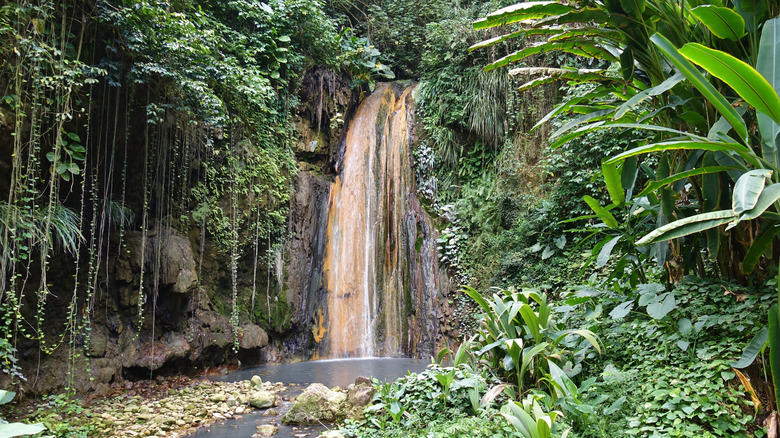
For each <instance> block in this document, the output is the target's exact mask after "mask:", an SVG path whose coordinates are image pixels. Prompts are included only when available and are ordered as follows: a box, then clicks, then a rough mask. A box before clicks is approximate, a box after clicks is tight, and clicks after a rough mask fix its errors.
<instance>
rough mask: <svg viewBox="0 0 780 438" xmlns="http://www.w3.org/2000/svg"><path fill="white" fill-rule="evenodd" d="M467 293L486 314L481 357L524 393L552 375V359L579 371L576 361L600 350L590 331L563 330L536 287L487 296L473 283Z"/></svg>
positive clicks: (483, 321)
mask: <svg viewBox="0 0 780 438" xmlns="http://www.w3.org/2000/svg"><path fill="white" fill-rule="evenodd" d="M463 292H464V293H465V294H467V295H468V296H469V297H471V298H472V299H473V300H474V301H476V302H477V304H478V305H479V306H480V307H481V309H482V312H483V320H482V322H481V327H480V330H479V339H478V341H477V342H478V344H479V347H481V349H480V350H479V351H478V352H477V355H479V356H483V357H486V358H487V359H488V362H489V363H490V365H491V366H492V367H493V368H495V369H500V370H503V372H504V375H505V377H506V378H507V379H508V380H509V381H510V382H512V383H514V384H515V385H517V386H518V387H519V389H520V393H521V394H522V393H523V391H524V390H525V389H526V388H527V387H528V386H529V385H532V386H536V385H533V384H534V383H536V384H538V383H539V382H540V381H541V379H542V378H544V377H545V376H546V375H547V374H548V373H549V366H548V364H549V363H550V362H549V361H550V360H552V361H554V362H557V363H558V364H560V365H567V368H568V369H569V370H570V371H571V372H573V374H576V373H577V372H578V371H576V370H577V367H576V364H575V362H577V361H581V360H582V359H583V358H584V357H585V355H586V352H587V350H588V349H589V348H591V347H592V348H594V349H596V351H598V352H601V346H600V344H599V341H598V339H597V338H596V336H595V335H594V334H593V332H591V331H590V330H587V329H564V328H563V327H561V326H560V325H558V324H557V323H556V322H555V321H554V318H553V306H552V305H550V304H549V303H548V302H547V296H546V294H544V293H540V292H539V291H536V290H533V289H523V290H521V291H519V292H518V291H514V290H503V291H499V292H497V293H494V294H493V296H492V297H491V298H489V299H485V298H483V297H482V295H481V294H480V293H479V292H478V291H476V290H475V289H473V288H470V287H468V286H466V287H464V289H463ZM577 337H580V338H582V339H581V340H578V338H577ZM575 353H576V354H575Z"/></svg>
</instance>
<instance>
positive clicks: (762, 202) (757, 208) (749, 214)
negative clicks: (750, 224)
mask: <svg viewBox="0 0 780 438" xmlns="http://www.w3.org/2000/svg"><path fill="white" fill-rule="evenodd" d="M778 199H780V184H771V185H768V186H766V187H765V188H764V190H762V191H761V194H760V195H758V200H757V201H756V204H755V205H754V206H753V208H751V209H750V210H748V211H746V212H744V213H743V214H742V216H740V217H739V220H741V221H744V220H751V219H755V218H757V217H759V216H761V215H762V214H763V213H764V212H765V211H766V210H767V209H768V208H769V207H771V206H772V204H774V203H775V202H777V200H778Z"/></svg>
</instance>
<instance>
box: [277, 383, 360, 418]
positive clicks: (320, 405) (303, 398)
mask: <svg viewBox="0 0 780 438" xmlns="http://www.w3.org/2000/svg"><path fill="white" fill-rule="evenodd" d="M346 399H347V395H346V394H344V393H342V392H337V391H333V390H330V389H328V387H326V386H325V385H323V384H321V383H313V384H311V385H309V387H308V388H306V389H305V390H304V391H303V393H302V394H301V395H299V396H298V397H296V398H295V401H293V404H292V406H290V410H289V411H287V413H286V414H285V415H284V417H282V423H284V424H301V425H304V424H319V423H333V422H336V421H338V420H341V419H343V418H344V402H345V401H346Z"/></svg>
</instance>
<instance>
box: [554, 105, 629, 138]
mask: <svg viewBox="0 0 780 438" xmlns="http://www.w3.org/2000/svg"><path fill="white" fill-rule="evenodd" d="M614 111H615V110H614V108H608V109H603V110H598V111H593V112H590V113H587V114H583V115H581V116H579V117H575V118H573V119H572V120H570V121H568V122H566V123H564V124H563V126H561V127H560V128H558V129H557V130H555V132H553V133H552V134H550V137H551V138H552V137H558V136H559V135H561V134H563V133H565V132H566V131H569V130H570V129H572V128H573V127H575V126H577V125H581V124H583V123H589V122H593V121H594V120H605V117H604V116H606V115H607V114H610V113H612V112H614Z"/></svg>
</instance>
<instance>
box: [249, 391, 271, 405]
mask: <svg viewBox="0 0 780 438" xmlns="http://www.w3.org/2000/svg"><path fill="white" fill-rule="evenodd" d="M274 403H276V394H274V393H272V392H269V391H265V390H262V389H260V390H257V391H253V392H252V394H250V395H249V404H250V405H251V406H254V407H256V408H258V409H263V408H270V407H271V406H273V405H274Z"/></svg>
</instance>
